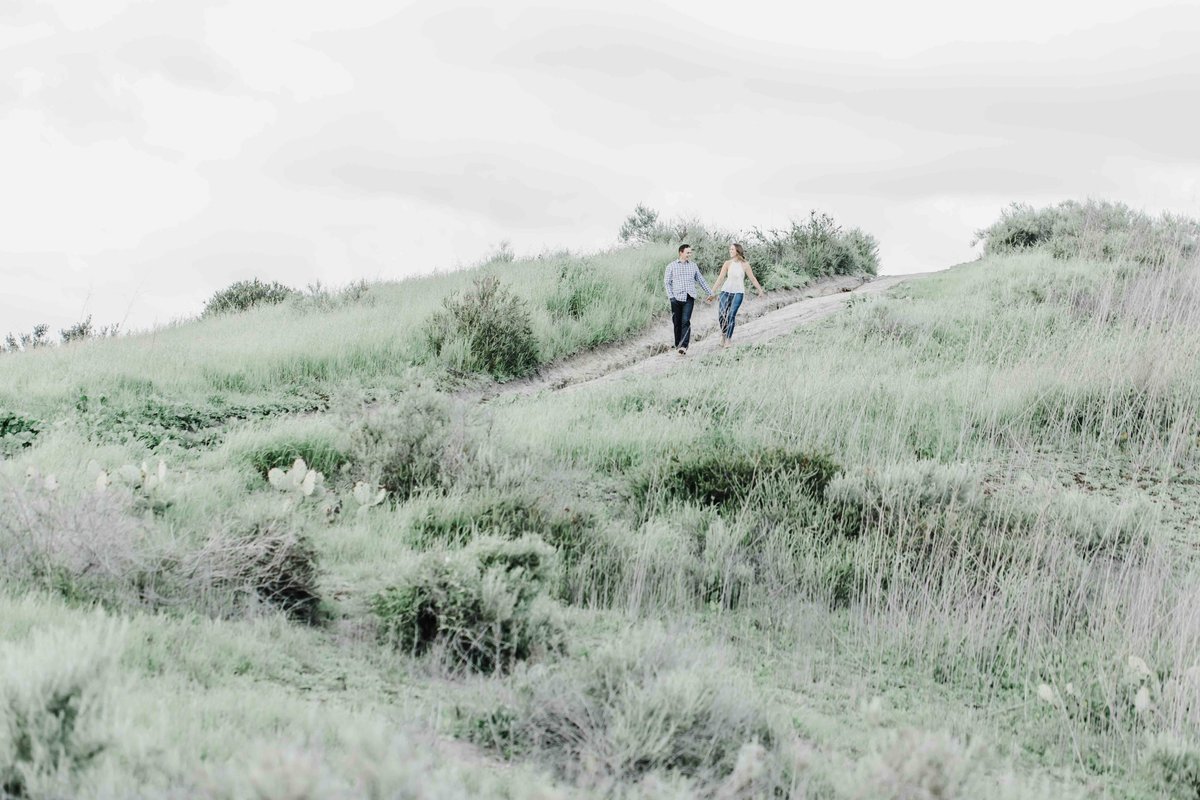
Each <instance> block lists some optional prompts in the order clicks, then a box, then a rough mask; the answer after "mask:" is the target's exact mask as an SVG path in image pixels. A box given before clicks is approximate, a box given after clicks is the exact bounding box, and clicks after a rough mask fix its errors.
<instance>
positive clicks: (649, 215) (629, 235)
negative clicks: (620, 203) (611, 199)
mask: <svg viewBox="0 0 1200 800" xmlns="http://www.w3.org/2000/svg"><path fill="white" fill-rule="evenodd" d="M658 235H659V234H658V212H657V211H655V210H654V209H652V208H648V207H647V206H644V205H642V204H641V203H638V204H637V208H635V209H634V210H633V213H632V214H630V215H629V216H628V217H627V218H626V219H625V221H624V222H622V223H621V230H620V233H618V238H619V239H620V240H621V241H622V242H633V243H635V244H645V243H646V242H650V241H654V239H655V238H656V236H658Z"/></svg>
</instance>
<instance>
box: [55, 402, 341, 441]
mask: <svg viewBox="0 0 1200 800" xmlns="http://www.w3.org/2000/svg"><path fill="white" fill-rule="evenodd" d="M327 402H328V401H327V399H326V398H324V397H322V396H320V395H316V394H309V393H306V392H298V391H292V392H290V393H289V394H288V395H287V396H286V397H279V398H272V399H268V400H262V401H259V402H242V403H236V402H228V401H226V400H225V399H224V398H222V397H219V396H214V397H210V398H209V399H208V401H207V402H205V403H200V404H195V403H187V402H182V401H176V400H171V399H168V398H164V397H159V396H153V395H152V396H149V397H146V396H133V397H127V398H116V399H113V398H109V397H108V396H106V395H103V394H101V395H98V396H89V395H87V394H80V395H79V396H78V397H77V399H76V402H75V408H76V410H77V411H78V412H79V422H80V424H81V425H82V426H83V429H84V430H85V431H86V433H87V435H88V437H89V438H91V439H93V440H94V441H98V442H106V443H112V444H128V443H132V442H137V443H139V444H142V445H145V446H146V447H148V448H151V449H153V448H155V447H158V446H159V445H160V444H162V443H163V442H164V441H166V440H167V439H170V440H171V441H173V442H175V443H177V444H179V445H180V446H181V447H186V448H194V447H211V446H213V445H215V444H217V443H219V442H220V441H221V439H222V437H223V436H224V435H225V429H226V427H227V426H228V425H229V424H230V423H231V422H235V421H240V420H248V419H258V418H263V417H270V416H275V415H279V414H289V413H298V412H305V411H316V410H318V409H321V408H324V407H325V406H326V404H327Z"/></svg>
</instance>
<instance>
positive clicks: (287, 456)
mask: <svg viewBox="0 0 1200 800" xmlns="http://www.w3.org/2000/svg"><path fill="white" fill-rule="evenodd" d="M242 458H244V459H245V460H246V461H247V462H248V463H249V464H250V466H252V467H253V468H254V471H255V472H257V473H258V474H259V475H260V476H262V477H263V478H266V477H267V473H269V472H270V471H271V470H272V469H275V468H279V469H286V468H287V467H290V466H292V464H294V463H295V462H296V459H298V458H300V459H303V460H304V462H305V463H306V464H307V465H308V466H309V467H310V468H312V469H315V470H317V471H318V472H321V473H323V474H325V475H335V474H337V472H338V470H340V469H341V468H342V467H343V466H344V465H346V464H348V463H350V461H351V455H350V453H348V452H347V451H346V448H344V447H342V446H341V444H340V443H339V442H334V441H330V440H328V439H326V438H323V437H321V436H319V435H318V436H295V437H291V436H279V437H277V438H275V437H273V438H272V439H270V440H268V441H262V442H259V443H258V444H256V445H254V446H253V447H250V448H247V449H245V450H243V451H242Z"/></svg>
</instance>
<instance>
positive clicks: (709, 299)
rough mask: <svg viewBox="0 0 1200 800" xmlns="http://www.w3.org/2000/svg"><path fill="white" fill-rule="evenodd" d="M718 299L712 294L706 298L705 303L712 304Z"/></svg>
mask: <svg viewBox="0 0 1200 800" xmlns="http://www.w3.org/2000/svg"><path fill="white" fill-rule="evenodd" d="M716 299H717V296H716V295H715V294H710V295H709V296H708V297H706V298H704V302H706V303H711V302H712V301H713V300H716Z"/></svg>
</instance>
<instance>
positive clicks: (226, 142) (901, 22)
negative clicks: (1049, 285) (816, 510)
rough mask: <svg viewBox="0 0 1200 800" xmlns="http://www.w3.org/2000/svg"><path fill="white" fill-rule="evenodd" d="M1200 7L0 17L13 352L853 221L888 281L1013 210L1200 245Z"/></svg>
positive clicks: (941, 5)
mask: <svg viewBox="0 0 1200 800" xmlns="http://www.w3.org/2000/svg"><path fill="white" fill-rule="evenodd" d="M1198 37H1200V0H1194V1H1192V2H1178V0H1176V2H1156V0H1139V2H1137V3H1132V2H1129V0H1119V1H1114V0H1070V1H1069V2H1061V1H1059V0H1006V2H1004V3H997V2H992V3H970V2H963V1H962V0H955V1H954V2H951V1H950V0H909V2H905V3H897V2H894V1H889V2H866V0H839V2H836V3H835V2H825V3H819V4H792V5H791V6H790V7H789V6H785V5H784V4H781V3H779V2H776V1H772V2H753V1H752V0H742V2H737V3H729V2H719V3H708V2H703V1H702V0H678V1H677V0H638V2H628V1H627V0H606V1H605V2H557V3H551V2H545V3H541V4H535V3H524V2H521V3H506V2H493V3H486V4H485V3H478V4H472V3H464V2H458V1H457V0H430V1H429V2H418V3H397V2H395V0H388V1H387V2H373V1H370V2H368V1H366V0H363V1H362V2H355V1H354V0H341V2H337V3H331V2H298V1H297V0H270V1H268V0H236V1H235V2H227V3H219V2H185V0H175V1H173V2H165V1H164V0H159V2H150V1H148V0H142V1H141V2H139V1H138V0H78V1H77V2H31V1H30V0H0V178H2V180H0V336H2V335H3V334H4V333H5V332H8V331H25V330H28V329H30V328H31V327H32V326H33V325H34V324H35V323H38V322H43V321H44V322H47V323H49V324H50V325H51V328H52V330H55V331H56V330H57V329H59V328H61V327H66V326H67V325H69V324H71V323H72V322H75V321H76V320H78V319H81V318H82V317H83V316H84V315H86V314H89V313H90V314H92V315H93V319H94V322H95V323H96V324H107V323H112V322H121V323H123V324H124V327H125V328H126V329H130V328H135V329H136V328H146V327H150V326H153V325H156V324H162V323H165V322H168V321H170V320H172V319H177V318H180V317H185V316H190V315H194V314H196V313H198V312H199V310H200V308H201V307H202V305H203V302H204V300H205V299H206V298H207V297H208V296H209V295H211V294H212V292H213V291H215V290H216V289H219V288H221V287H224V286H226V285H228V284H229V283H230V282H232V281H234V280H239V279H246V278H252V277H259V278H262V279H264V280H278V281H282V282H284V283H287V284H290V285H293V286H296V287H303V286H305V285H306V284H308V283H310V282H312V281H314V280H318V279H319V280H321V281H322V282H324V283H327V284H334V285H339V284H345V283H348V282H350V281H353V280H356V279H358V278H367V279H377V278H398V277H402V276H405V275H412V274H417V273H422V272H428V271H432V270H435V269H448V268H453V267H455V266H459V265H463V264H468V263H471V262H473V261H475V260H477V259H479V258H480V257H482V256H483V255H485V254H486V253H488V252H490V251H491V250H493V249H494V248H495V246H496V245H497V244H498V243H499V242H500V241H502V240H505V239H507V240H510V241H511V242H512V246H513V248H514V249H515V250H516V252H517V253H518V254H536V253H538V252H540V251H542V250H544V249H552V248H559V247H563V246H566V247H570V248H571V249H575V250H589V249H596V248H602V247H607V246H610V245H612V244H614V243H615V241H616V232H617V229H618V228H619V226H620V224H621V221H622V220H623V219H624V217H625V216H626V215H627V214H628V213H629V212H630V211H631V210H632V209H633V207H634V206H635V205H636V204H637V203H639V202H642V203H646V204H648V205H650V206H652V207H654V208H657V209H658V210H659V211H660V212H662V213H663V215H665V216H673V215H677V214H687V215H695V216H698V217H700V218H702V219H705V220H709V221H711V222H714V223H716V224H719V225H721V226H723V227H730V228H742V227H748V226H750V225H756V224H757V225H761V226H771V225H779V224H783V223H786V221H787V220H788V219H789V218H802V217H804V216H806V215H807V213H808V211H809V209H812V208H817V209H821V210H824V211H828V212H830V213H832V214H834V216H835V217H836V218H837V219H838V220H839V221H840V222H842V223H843V224H844V225H847V226H859V227H862V228H864V229H866V230H868V231H870V232H871V233H873V234H875V236H876V237H877V238H878V239H879V240H880V243H881V245H882V248H881V249H882V258H883V271H884V272H888V273H902V272H917V271H926V270H932V269H939V268H942V267H945V266H949V265H951V264H954V263H957V262H960V261H964V260H967V259H970V258H972V257H974V252H973V250H972V249H971V247H970V246H969V244H970V240H971V236H972V232H973V231H974V230H975V229H976V228H979V227H981V226H984V225H986V224H988V223H989V222H991V221H992V220H993V219H995V217H996V216H997V215H998V213H999V211H1000V209H1001V208H1003V207H1004V206H1005V205H1007V204H1008V203H1009V202H1012V201H1023V202H1029V203H1034V204H1045V203H1051V202H1056V201H1059V200H1063V199H1068V198H1080V199H1082V198H1085V197H1098V198H1109V199H1114V200H1123V201H1125V202H1127V203H1130V204H1131V205H1134V206H1136V207H1139V208H1144V209H1146V210H1149V211H1161V210H1171V211H1175V212H1180V213H1188V214H1192V215H1200V147H1198V146H1197V140H1198V137H1200V125H1197V123H1196V119H1197V117H1198V115H1200V111H1198V110H1197V109H1198V108H1200V47H1198V46H1197V45H1196V42H1197V41H1200V38H1198Z"/></svg>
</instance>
